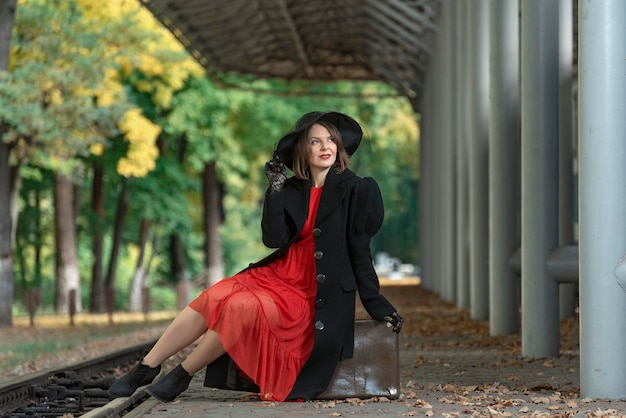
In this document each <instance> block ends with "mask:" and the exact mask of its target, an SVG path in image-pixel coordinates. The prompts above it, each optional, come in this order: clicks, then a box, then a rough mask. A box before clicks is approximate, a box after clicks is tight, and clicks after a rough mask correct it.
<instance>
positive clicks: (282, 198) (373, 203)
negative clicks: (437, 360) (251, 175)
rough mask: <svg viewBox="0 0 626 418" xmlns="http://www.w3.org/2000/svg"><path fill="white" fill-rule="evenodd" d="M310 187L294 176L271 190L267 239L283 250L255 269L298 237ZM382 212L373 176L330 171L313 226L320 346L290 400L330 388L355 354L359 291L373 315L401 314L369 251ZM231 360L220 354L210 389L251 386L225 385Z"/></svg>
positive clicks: (265, 224)
mask: <svg viewBox="0 0 626 418" xmlns="http://www.w3.org/2000/svg"><path fill="white" fill-rule="evenodd" d="M310 187H311V184H310V181H306V180H301V179H297V178H295V177H292V178H290V179H288V180H287V182H286V183H285V186H284V188H283V190H282V191H280V192H277V193H273V194H268V195H266V198H265V204H264V207H263V219H262V222H261V228H262V231H263V242H264V243H265V245H267V246H268V247H270V248H278V250H276V251H275V252H273V253H272V254H270V255H269V256H267V257H265V258H264V259H262V260H260V261H258V262H257V263H253V264H251V265H250V266H249V267H248V268H254V267H258V266H264V265H267V264H269V263H271V262H272V261H274V260H276V259H277V258H279V257H282V256H283V255H284V254H285V253H286V251H287V249H288V248H289V246H290V245H291V244H293V243H294V242H295V241H296V240H297V237H298V234H299V233H300V231H301V230H302V228H303V226H304V222H305V221H306V218H307V211H308V202H309V193H310ZM383 212H384V210H383V202H382V197H381V194H380V190H379V188H378V185H377V184H376V182H375V181H374V180H373V179H372V178H367V177H366V178H361V177H358V176H356V175H355V174H354V173H353V172H352V171H350V170H345V171H344V172H343V173H341V174H336V173H334V171H332V170H331V171H330V172H329V174H328V177H327V178H326V182H325V184H324V189H323V191H322V196H321V198H320V203H319V207H318V210H317V216H316V219H315V226H314V230H313V236H314V240H315V258H316V260H317V261H316V270H317V271H316V280H317V295H316V301H315V307H316V310H315V321H314V323H313V324H311V326H312V327H314V328H315V343H314V346H313V351H312V353H311V356H310V357H309V359H308V360H307V362H306V364H305V365H304V367H303V369H302V371H301V372H300V374H299V376H298V378H297V380H296V383H295V385H294V387H293V390H292V392H291V394H290V395H289V399H296V398H303V399H314V398H315V397H316V396H317V395H319V394H320V393H322V392H324V391H325V390H326V388H327V386H328V383H329V382H330V379H331V377H332V374H333V372H334V370H335V368H336V366H337V361H339V360H340V358H342V357H348V358H349V357H352V354H353V348H354V319H355V318H354V314H355V296H356V291H357V290H358V292H359V296H360V298H361V301H362V303H363V306H364V307H365V309H366V310H367V312H368V313H369V314H370V316H371V317H372V318H374V319H376V320H379V321H382V320H383V318H384V317H385V316H386V315H390V314H391V313H393V312H395V311H396V310H395V308H394V307H393V306H392V305H391V304H390V303H389V302H388V301H387V299H385V297H384V296H382V295H381V294H380V293H379V283H378V277H377V275H376V272H375V271H374V266H373V262H372V255H371V250H370V241H371V238H372V236H374V234H375V233H376V232H377V231H378V229H379V228H380V226H381V224H382V220H383ZM390 332H391V331H390ZM225 357H227V355H225ZM225 364H226V360H225V359H220V361H216V362H214V363H212V364H210V365H209V366H208V367H207V375H206V378H205V386H212V387H223V388H230V389H244V388H242V387H241V388H238V387H236V386H237V385H236V384H235V385H234V384H232V382H231V383H228V382H226V379H225V374H226V369H225ZM231 369H232V365H231ZM231 377H232V376H231Z"/></svg>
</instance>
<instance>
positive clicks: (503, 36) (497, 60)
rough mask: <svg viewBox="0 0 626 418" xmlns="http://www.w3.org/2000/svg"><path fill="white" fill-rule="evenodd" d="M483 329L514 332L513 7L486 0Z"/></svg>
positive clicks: (516, 148) (516, 150)
mask: <svg viewBox="0 0 626 418" xmlns="http://www.w3.org/2000/svg"><path fill="white" fill-rule="evenodd" d="M489 7H490V13H489V28H490V36H489V39H490V50H491V54H490V77H489V79H490V95H491V100H490V110H491V114H490V118H489V195H490V199H489V213H490V214H491V216H490V227H489V234H490V235H489V267H490V271H489V283H490V286H489V312H490V317H489V328H490V333H491V335H500V334H515V333H517V332H518V331H519V330H518V328H519V326H518V324H519V295H520V291H519V276H518V275H517V274H516V273H515V272H514V271H513V270H512V269H511V266H510V264H509V259H510V258H511V256H512V255H513V253H515V251H517V249H518V248H519V245H520V239H519V234H520V232H519V216H518V215H519V202H520V199H519V194H520V177H519V168H520V163H519V160H520V143H519V139H520V138H519V127H520V120H519V113H520V109H519V98H520V91H519V90H520V88H519V87H520V86H519V4H518V2H517V0H509V1H501V0H490V4H489Z"/></svg>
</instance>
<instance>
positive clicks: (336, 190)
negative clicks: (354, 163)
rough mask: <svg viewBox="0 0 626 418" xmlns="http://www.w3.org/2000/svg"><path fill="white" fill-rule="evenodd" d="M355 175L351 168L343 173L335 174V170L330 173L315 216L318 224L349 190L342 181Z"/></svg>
mask: <svg viewBox="0 0 626 418" xmlns="http://www.w3.org/2000/svg"><path fill="white" fill-rule="evenodd" d="M353 176H354V173H353V172H351V171H350V170H345V171H344V172H343V173H341V174H335V172H334V171H333V170H331V171H330V172H329V173H328V177H326V183H325V184H324V190H323V191H322V196H321V197H320V204H319V207H318V209H317V217H316V218H315V224H316V225H317V224H318V223H319V222H321V221H322V220H323V219H324V218H325V217H326V216H328V214H329V213H330V212H332V211H333V209H335V208H336V207H337V206H338V205H339V204H340V203H341V202H342V200H343V199H344V197H345V195H346V190H347V189H346V186H345V185H344V184H343V183H342V182H343V181H344V180H346V179H348V178H350V177H353Z"/></svg>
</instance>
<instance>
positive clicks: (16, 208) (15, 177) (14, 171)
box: [9, 163, 22, 245]
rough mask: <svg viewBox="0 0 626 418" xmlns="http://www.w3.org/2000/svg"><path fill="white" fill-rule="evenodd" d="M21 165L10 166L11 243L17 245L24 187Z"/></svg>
mask: <svg viewBox="0 0 626 418" xmlns="http://www.w3.org/2000/svg"><path fill="white" fill-rule="evenodd" d="M20 165H21V164H19V163H17V164H16V165H14V166H12V167H11V168H10V171H11V177H10V178H11V181H10V186H9V187H11V198H10V199H11V200H10V202H11V203H10V210H11V244H12V245H15V237H16V235H17V222H18V221H19V216H20V189H21V188H22V176H20Z"/></svg>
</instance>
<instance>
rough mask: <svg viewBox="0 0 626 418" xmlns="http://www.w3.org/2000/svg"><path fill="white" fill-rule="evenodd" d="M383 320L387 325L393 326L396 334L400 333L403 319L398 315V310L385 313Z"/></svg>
mask: <svg viewBox="0 0 626 418" xmlns="http://www.w3.org/2000/svg"><path fill="white" fill-rule="evenodd" d="M385 321H387V326H388V327H389V328H393V332H395V333H396V334H399V333H400V330H401V329H402V323H403V322H404V319H403V318H402V317H401V316H400V314H399V313H398V312H394V313H392V314H391V315H387V316H386V317H385Z"/></svg>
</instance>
